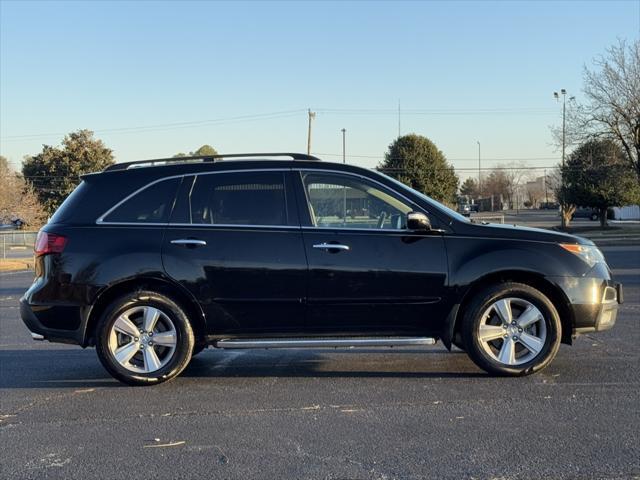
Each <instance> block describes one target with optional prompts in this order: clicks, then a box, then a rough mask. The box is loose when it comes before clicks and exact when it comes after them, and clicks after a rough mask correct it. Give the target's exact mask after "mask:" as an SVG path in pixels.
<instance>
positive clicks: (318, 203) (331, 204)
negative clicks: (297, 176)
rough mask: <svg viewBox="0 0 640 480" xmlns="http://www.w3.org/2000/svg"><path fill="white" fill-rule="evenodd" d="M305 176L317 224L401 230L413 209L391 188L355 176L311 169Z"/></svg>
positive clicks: (311, 210)
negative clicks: (393, 192)
mask: <svg viewBox="0 0 640 480" xmlns="http://www.w3.org/2000/svg"><path fill="white" fill-rule="evenodd" d="M303 180H304V186H305V190H306V192H307V198H308V200H309V212H310V214H311V219H312V222H313V223H314V225H315V226H317V227H328V228H366V229H375V228H380V229H382V228H384V229H395V230H401V229H405V228H406V225H407V221H406V219H407V213H409V212H411V211H412V210H413V209H412V208H411V207H410V206H409V205H407V204H406V203H404V202H403V201H401V200H399V199H397V198H396V197H395V196H394V195H392V194H391V193H390V192H388V191H387V190H382V189H380V188H378V187H375V186H373V185H372V184H370V183H369V182H366V181H364V180H360V179H358V178H355V177H352V176H348V175H339V174H320V173H307V174H305V175H304V176H303Z"/></svg>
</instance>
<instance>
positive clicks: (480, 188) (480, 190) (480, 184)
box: [476, 140, 482, 197]
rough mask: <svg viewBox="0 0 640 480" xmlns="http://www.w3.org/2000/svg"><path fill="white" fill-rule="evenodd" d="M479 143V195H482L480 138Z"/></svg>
mask: <svg viewBox="0 0 640 480" xmlns="http://www.w3.org/2000/svg"><path fill="white" fill-rule="evenodd" d="M476 143H477V144H478V197H480V196H481V195H482V164H481V162H480V140H477V141H476Z"/></svg>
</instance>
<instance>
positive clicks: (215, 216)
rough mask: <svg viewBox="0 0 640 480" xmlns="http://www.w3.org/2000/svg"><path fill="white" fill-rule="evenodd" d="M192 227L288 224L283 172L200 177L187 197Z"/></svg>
mask: <svg viewBox="0 0 640 480" xmlns="http://www.w3.org/2000/svg"><path fill="white" fill-rule="evenodd" d="M189 206H190V208H189V210H190V216H191V219H190V220H191V223H192V224H207V225H260V226H262V225H274V226H275V225H287V208H286V196H285V186H284V175H283V173H282V172H246V173H244V172H240V173H219V174H212V175H199V176H198V177H196V179H195V183H194V184H193V188H192V189H191V192H190V194H189Z"/></svg>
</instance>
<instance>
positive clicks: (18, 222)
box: [11, 217, 27, 229]
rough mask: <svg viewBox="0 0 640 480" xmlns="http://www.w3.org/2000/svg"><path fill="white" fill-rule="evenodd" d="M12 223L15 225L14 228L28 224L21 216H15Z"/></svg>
mask: <svg viewBox="0 0 640 480" xmlns="http://www.w3.org/2000/svg"><path fill="white" fill-rule="evenodd" d="M11 225H13V226H14V228H18V229H19V228H22V227H24V226H25V225H27V222H25V221H24V220H23V219H22V218H19V217H13V218H12V219H11Z"/></svg>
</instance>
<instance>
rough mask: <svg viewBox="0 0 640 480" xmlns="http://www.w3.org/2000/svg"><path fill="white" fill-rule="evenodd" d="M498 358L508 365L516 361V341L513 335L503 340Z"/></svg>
mask: <svg viewBox="0 0 640 480" xmlns="http://www.w3.org/2000/svg"><path fill="white" fill-rule="evenodd" d="M498 360H500V361H501V362H502V363H505V364H507V365H513V364H514V363H515V362H516V342H514V341H513V339H512V338H511V337H507V338H505V339H504V342H502V348H501V349H500V353H499V354H498Z"/></svg>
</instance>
